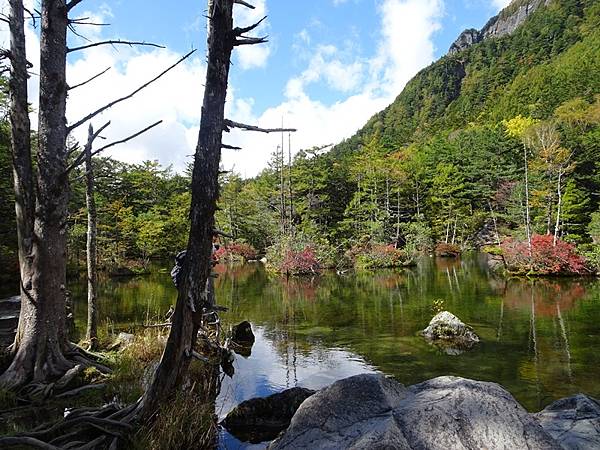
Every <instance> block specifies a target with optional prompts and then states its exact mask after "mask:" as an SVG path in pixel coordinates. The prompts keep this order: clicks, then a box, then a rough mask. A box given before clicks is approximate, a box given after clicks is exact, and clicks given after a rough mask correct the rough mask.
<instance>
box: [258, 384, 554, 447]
mask: <svg viewBox="0 0 600 450" xmlns="http://www.w3.org/2000/svg"><path fill="white" fill-rule="evenodd" d="M269 448H270V449H277V450H282V449H302V448H310V449H315V448H318V449H341V448H344V449H355V450H358V449H428V450H438V449H439V450H449V449H481V448H485V449H488V450H493V449H521V448H528V449H531V450H533V449H544V450H553V449H560V448H561V446H560V445H559V444H558V443H557V442H556V441H555V440H554V439H552V437H550V435H549V434H548V433H547V432H546V431H544V429H543V428H542V426H541V425H540V424H539V423H538V422H537V420H536V419H535V418H534V417H532V416H531V415H530V414H528V413H527V411H525V409H523V407H522V406H521V405H519V404H518V403H517V402H516V400H515V399H514V398H513V397H512V396H511V395H510V394H509V393H508V392H507V391H505V390H504V389H503V388H502V387H500V386H499V385H497V384H495V383H486V382H480V381H472V380H467V379H464V378H457V377H439V378H435V379H433V380H429V381H426V382H424V383H421V384H417V385H414V386H410V387H404V386H403V385H402V384H400V383H397V382H396V381H394V380H392V379H389V378H386V377H385V376H383V375H379V374H365V375H357V376H354V377H350V378H347V379H344V380H340V381H338V382H336V383H334V384H332V385H331V386H329V387H327V388H325V389H323V390H322V391H320V392H318V393H316V394H315V395H313V396H312V397H310V398H309V399H307V400H306V401H305V402H304V403H302V405H301V406H300V408H299V409H298V411H297V412H296V414H295V415H294V417H293V419H292V421H291V424H290V427H289V428H288V430H287V431H286V432H285V433H284V434H283V435H281V436H280V437H279V438H278V439H277V440H275V441H274V442H273V443H272V444H271V446H270V447H269Z"/></svg>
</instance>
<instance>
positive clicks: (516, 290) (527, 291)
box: [504, 279, 586, 317]
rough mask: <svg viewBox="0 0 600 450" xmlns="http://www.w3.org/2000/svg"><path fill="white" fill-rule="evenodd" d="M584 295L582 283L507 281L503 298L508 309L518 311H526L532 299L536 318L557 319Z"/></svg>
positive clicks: (545, 280) (544, 280)
mask: <svg viewBox="0 0 600 450" xmlns="http://www.w3.org/2000/svg"><path fill="white" fill-rule="evenodd" d="M585 294H586V287H585V285H584V281H577V280H548V279H540V280H534V281H532V282H531V283H526V282H523V281H522V280H519V279H516V280H509V281H507V283H506V290H505V294H504V297H505V299H506V305H507V306H508V307H509V308H512V309H520V310H526V309H528V308H529V307H530V304H531V297H533V298H534V301H535V302H536V311H537V315H538V316H541V317H557V316H558V312H559V311H562V312H565V311H569V310H571V309H572V308H573V307H574V306H575V305H576V304H577V301H578V300H580V299H581V298H583V297H584V296H585ZM557 305H558V306H559V309H557Z"/></svg>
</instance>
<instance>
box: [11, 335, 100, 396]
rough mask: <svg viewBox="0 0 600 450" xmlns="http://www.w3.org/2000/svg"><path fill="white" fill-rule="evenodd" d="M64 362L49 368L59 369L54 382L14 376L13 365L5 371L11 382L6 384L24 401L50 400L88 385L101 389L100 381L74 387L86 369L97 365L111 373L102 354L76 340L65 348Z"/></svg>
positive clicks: (95, 367) (81, 389)
mask: <svg viewBox="0 0 600 450" xmlns="http://www.w3.org/2000/svg"><path fill="white" fill-rule="evenodd" d="M64 360H65V362H64V364H62V365H61V366H60V367H58V366H56V367H53V368H50V369H49V370H50V371H51V372H52V373H54V372H56V373H59V374H60V375H59V377H58V378H57V379H56V381H53V382H35V381H31V382H22V380H23V379H24V377H23V375H22V374H20V373H19V374H17V375H15V376H14V377H12V375H11V373H10V369H9V370H8V371H6V372H5V373H4V374H3V378H4V379H7V380H10V379H11V378H12V381H13V382H12V383H10V384H7V385H6V388H7V389H8V390H10V391H13V392H15V393H16V395H17V397H18V399H19V400H20V401H21V403H26V402H36V403H39V402H40V401H44V400H47V399H49V398H51V397H56V398H62V397H69V396H72V395H76V394H78V393H81V392H83V391H86V390H89V389H100V388H101V387H102V386H101V385H102V384H101V383H95V384H90V385H87V386H79V387H77V388H76V389H73V388H71V384H72V382H73V381H74V380H76V379H77V378H78V377H79V376H80V375H81V374H82V373H83V371H84V370H85V369H88V368H94V369H96V370H97V371H98V372H100V373H101V374H104V375H108V374H110V373H111V369H110V368H109V367H107V366H105V365H104V364H102V363H101V361H102V356H100V355H97V354H94V353H90V352H88V351H86V350H84V349H83V348H81V347H79V346H77V345H76V344H73V343H70V344H69V348H68V350H67V351H66V352H64Z"/></svg>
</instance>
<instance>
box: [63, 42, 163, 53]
mask: <svg viewBox="0 0 600 450" xmlns="http://www.w3.org/2000/svg"><path fill="white" fill-rule="evenodd" d="M116 44H119V45H129V46H130V47H132V46H134V45H145V46H148V47H156V48H165V46H164V45H159V44H153V43H151V42H144V41H122V40H120V39H112V40H108V41H100V42H94V43H92V44H87V45H82V46H80V47H73V48H67V53H72V52H77V51H79V50H85V49H88V48H92V47H98V46H99V45H116Z"/></svg>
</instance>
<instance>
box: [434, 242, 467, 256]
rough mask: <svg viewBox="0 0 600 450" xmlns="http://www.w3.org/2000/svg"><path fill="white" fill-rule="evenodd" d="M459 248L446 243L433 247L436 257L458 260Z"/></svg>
mask: <svg viewBox="0 0 600 450" xmlns="http://www.w3.org/2000/svg"><path fill="white" fill-rule="evenodd" d="M460 253H461V251H460V247H459V246H458V245H454V244H447V243H446V242H440V243H439V244H438V245H436V246H435V254H436V255H437V256H443V257H450V258H458V257H459V256H460Z"/></svg>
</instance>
